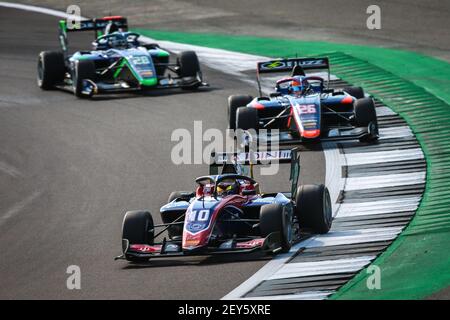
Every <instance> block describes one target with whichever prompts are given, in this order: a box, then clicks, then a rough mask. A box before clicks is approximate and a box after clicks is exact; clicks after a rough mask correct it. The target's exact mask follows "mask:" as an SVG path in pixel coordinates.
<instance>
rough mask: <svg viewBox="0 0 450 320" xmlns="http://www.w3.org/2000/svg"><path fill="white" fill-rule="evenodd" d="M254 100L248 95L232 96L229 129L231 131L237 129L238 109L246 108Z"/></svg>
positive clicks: (229, 100)
mask: <svg viewBox="0 0 450 320" xmlns="http://www.w3.org/2000/svg"><path fill="white" fill-rule="evenodd" d="M252 100H253V97H252V96H248V95H241V96H238V95H232V96H229V97H228V127H229V128H230V129H233V130H235V129H236V112H237V109H238V108H240V107H245V106H246V105H247V104H249V103H250V101H252Z"/></svg>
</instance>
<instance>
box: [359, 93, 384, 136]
mask: <svg viewBox="0 0 450 320" xmlns="http://www.w3.org/2000/svg"><path fill="white" fill-rule="evenodd" d="M354 108H355V110H354V112H355V121H356V126H357V127H369V128H370V132H369V134H368V135H367V136H364V137H362V138H360V139H359V140H360V141H365V142H368V141H375V140H377V139H378V121H377V113H376V111H375V104H374V103H373V99H372V98H363V99H358V100H356V101H355V106H354Z"/></svg>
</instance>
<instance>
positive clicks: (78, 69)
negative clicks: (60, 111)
mask: <svg viewBox="0 0 450 320" xmlns="http://www.w3.org/2000/svg"><path fill="white" fill-rule="evenodd" d="M75 63H76V64H75V70H74V75H73V77H72V81H73V91H74V93H75V95H76V96H77V97H78V98H84V97H85V95H84V94H83V89H84V88H83V80H91V81H93V82H95V80H96V73H95V64H94V61H92V60H78V61H76V62H75Z"/></svg>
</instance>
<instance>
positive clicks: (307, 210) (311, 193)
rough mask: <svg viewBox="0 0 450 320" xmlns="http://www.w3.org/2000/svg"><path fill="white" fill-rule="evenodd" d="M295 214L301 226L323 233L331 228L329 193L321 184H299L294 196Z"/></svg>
mask: <svg viewBox="0 0 450 320" xmlns="http://www.w3.org/2000/svg"><path fill="white" fill-rule="evenodd" d="M295 206H296V214H297V218H298V221H299V225H300V227H301V228H307V229H310V230H311V231H312V232H313V233H318V234H324V233H327V232H328V231H329V230H330V228H331V221H332V208H331V199H330V193H329V192H328V189H327V187H325V186H324V185H323V184H321V185H314V184H309V185H301V186H299V187H298V189H297V195H296V198H295Z"/></svg>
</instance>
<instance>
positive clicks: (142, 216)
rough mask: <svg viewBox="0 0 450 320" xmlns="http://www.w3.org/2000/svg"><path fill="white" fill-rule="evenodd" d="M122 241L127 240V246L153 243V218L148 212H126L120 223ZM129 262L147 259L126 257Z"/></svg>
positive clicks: (145, 259)
mask: <svg viewBox="0 0 450 320" xmlns="http://www.w3.org/2000/svg"><path fill="white" fill-rule="evenodd" d="M122 239H127V240H128V242H129V244H130V245H132V244H148V245H152V244H153V243H154V224H153V218H152V215H151V214H150V212H148V211H128V212H127V213H126V214H125V217H124V218H123V222H122ZM126 259H127V260H129V261H147V260H148V259H147V258H137V257H132V256H126Z"/></svg>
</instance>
